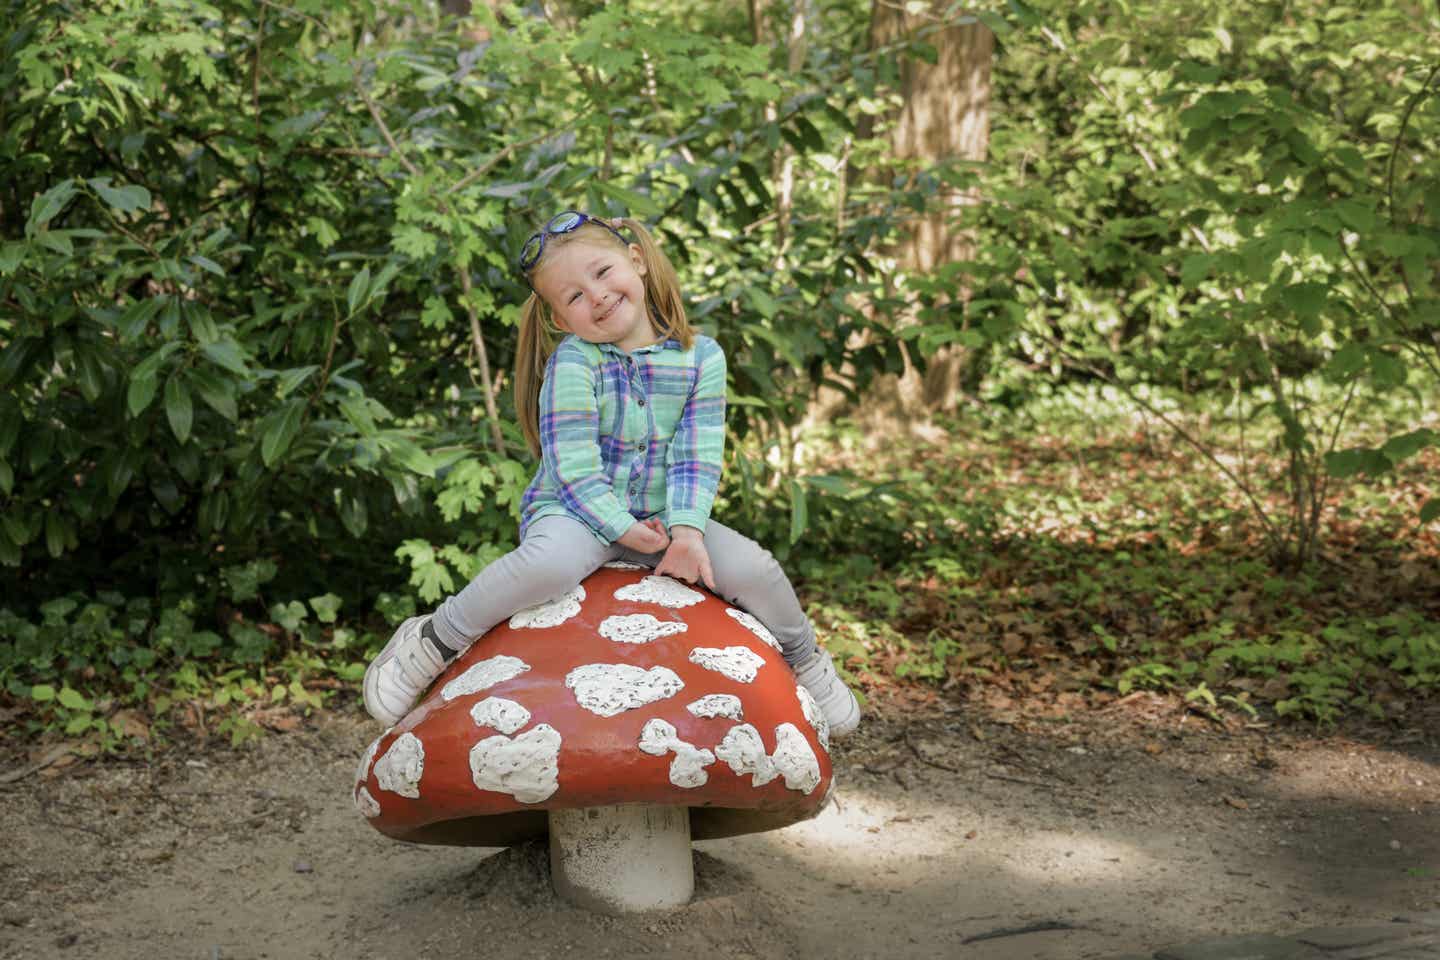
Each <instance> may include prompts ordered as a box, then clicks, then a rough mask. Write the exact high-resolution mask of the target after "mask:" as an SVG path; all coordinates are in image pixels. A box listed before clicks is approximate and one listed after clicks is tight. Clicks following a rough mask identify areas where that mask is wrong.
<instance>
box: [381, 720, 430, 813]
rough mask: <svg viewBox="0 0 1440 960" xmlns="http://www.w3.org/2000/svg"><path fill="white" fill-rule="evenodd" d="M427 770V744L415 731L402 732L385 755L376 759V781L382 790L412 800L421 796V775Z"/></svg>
mask: <svg viewBox="0 0 1440 960" xmlns="http://www.w3.org/2000/svg"><path fill="white" fill-rule="evenodd" d="M424 772H425V745H424V744H422V743H421V742H420V738H419V737H417V736H415V734H413V733H402V734H400V736H399V737H397V738H395V742H394V743H392V744H390V749H389V750H386V751H385V755H384V756H383V757H381V758H380V759H379V760H376V761H375V781H376V782H377V783H378V784H380V789H381V790H389V791H390V792H391V793H398V794H400V796H402V797H410V798H411V799H412V800H413V799H415V798H417V797H419V796H420V777H421V775H422V774H424Z"/></svg>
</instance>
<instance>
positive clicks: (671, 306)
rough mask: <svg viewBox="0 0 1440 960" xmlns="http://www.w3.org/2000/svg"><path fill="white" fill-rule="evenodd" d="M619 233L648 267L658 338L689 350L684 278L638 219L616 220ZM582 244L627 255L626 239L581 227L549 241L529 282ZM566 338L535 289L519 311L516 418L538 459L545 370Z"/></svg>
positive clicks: (648, 299)
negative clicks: (552, 259)
mask: <svg viewBox="0 0 1440 960" xmlns="http://www.w3.org/2000/svg"><path fill="white" fill-rule="evenodd" d="M609 222H610V223H612V224H614V223H618V224H619V226H620V229H622V230H628V231H629V232H630V234H631V235H632V236H634V237H635V245H636V246H637V247H639V248H640V262H641V263H643V264H644V265H645V277H644V281H645V305H646V306H647V307H648V308H649V311H650V326H651V329H653V330H654V331H655V336H656V337H657V338H658V339H662V340H663V339H671V338H673V339H675V340H679V341H680V345H681V346H683V347H684V348H685V349H686V350H689V349H690V348H691V347H692V346H694V344H695V331H694V329H693V328H691V326H690V320H689V318H688V317H686V315H685V302H684V301H683V300H682V299H681V298H680V278H679V277H678V276H676V274H675V266H674V264H672V263H671V262H670V258H669V257H667V256H665V251H663V250H661V249H660V247H659V245H658V244H656V243H655V238H654V237H652V236H651V235H650V231H649V230H646V229H645V225H644V224H643V223H641V222H640V221H639V220H633V219H631V218H629V217H625V218H623V219H620V220H618V221H616V220H611V221H609ZM576 242H583V243H588V244H592V245H594V246H609V247H613V248H615V249H617V250H626V251H628V250H629V247H628V246H626V244H625V243H624V241H623V240H621V239H620V238H619V237H617V236H615V234H613V233H611V232H610V231H609V230H606V229H605V227H603V226H602V225H600V224H598V223H582V224H581V225H580V226H579V227H577V228H576V229H574V230H571V231H570V232H569V233H554V234H550V235H549V236H547V237H546V238H545V250H544V252H543V253H542V254H541V256H540V259H539V260H537V261H536V262H535V263H534V264H533V265H532V266H531V267H530V269H529V270H528V271H526V274H525V276H526V279H529V278H530V277H532V276H534V275H535V272H536V271H537V270H539V269H540V268H541V267H542V266H544V264H545V261H546V259H547V258H548V257H549V255H550V253H551V252H552V251H554V250H557V249H559V248H560V247H563V246H565V245H566V244H570V243H576ZM561 336H563V334H562V332H561V331H560V329H559V328H558V327H557V326H556V325H555V318H554V316H553V315H552V314H551V312H550V305H549V304H548V303H546V302H545V301H544V300H543V299H541V297H540V295H539V294H537V293H536V292H535V290H534V288H533V287H532V288H531V290H530V296H529V297H527V298H526V299H525V303H524V305H523V306H522V307H521V308H520V340H519V343H518V344H517V345H516V347H515V415H516V417H517V418H518V419H519V421H520V430H521V432H522V433H524V434H525V442H526V443H527V444H528V445H529V447H530V452H531V453H533V454H535V455H536V456H539V455H540V385H541V383H542V382H543V381H544V379H545V365H546V363H547V362H549V360H550V354H551V353H553V352H554V351H555V345H556V344H557V343H558V342H559V340H560V337H561Z"/></svg>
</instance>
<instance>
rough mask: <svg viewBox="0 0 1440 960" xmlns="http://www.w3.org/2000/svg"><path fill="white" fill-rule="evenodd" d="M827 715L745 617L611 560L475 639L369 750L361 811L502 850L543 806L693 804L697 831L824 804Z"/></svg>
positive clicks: (795, 814) (768, 819)
mask: <svg viewBox="0 0 1440 960" xmlns="http://www.w3.org/2000/svg"><path fill="white" fill-rule="evenodd" d="M828 746H829V743H828V729H827V727H826V724H825V720H824V716H823V714H822V713H821V712H820V710H819V708H818V706H817V705H816V704H815V701H814V700H813V699H812V698H811V696H810V694H809V692H808V691H806V690H805V689H804V688H803V687H800V686H799V685H798V684H797V683H796V682H795V676H794V674H793V673H792V672H791V670H790V667H789V666H788V665H787V664H786V663H785V661H784V659H783V658H782V657H781V655H780V646H779V644H778V643H776V642H775V638H774V637H772V636H770V633H769V631H767V630H766V629H765V628H764V626H762V625H761V624H760V623H759V621H757V620H756V619H755V618H754V617H752V616H750V615H749V614H748V613H745V612H744V611H742V610H738V609H736V608H735V607H732V606H730V605H729V604H727V603H725V602H724V601H722V600H720V599H718V598H716V597H715V596H713V595H712V594H710V593H708V592H705V591H704V590H703V589H702V588H698V587H697V588H691V587H689V586H687V585H686V584H684V583H681V582H679V581H676V580H672V579H670V578H669V577H656V576H653V575H650V573H649V571H648V570H646V569H644V568H634V567H630V566H629V565H622V564H611V565H607V566H606V567H604V568H601V569H600V570H597V571H596V572H595V573H593V574H591V575H590V576H589V577H588V578H587V579H586V580H585V581H584V583H582V584H581V585H580V586H579V587H577V588H576V589H575V590H572V591H570V592H569V593H567V594H566V595H565V596H563V597H559V598H556V599H555V600H552V601H550V602H548V603H545V604H541V605H540V606H537V607H532V608H530V609H528V610H522V611H520V612H519V613H517V614H516V615H515V616H513V617H511V618H510V620H509V622H508V623H501V624H499V625H498V626H496V627H495V628H494V629H492V630H491V631H490V632H489V633H487V634H486V635H485V636H483V637H481V638H480V639H479V640H478V641H476V642H475V644H474V645H473V646H471V648H470V649H469V650H468V651H466V652H465V653H464V654H462V655H461V656H459V657H457V658H456V660H455V662H454V663H453V664H451V665H450V667H449V668H448V669H447V670H446V671H445V672H444V673H443V674H441V676H440V677H439V679H438V680H436V682H435V685H434V686H433V687H431V689H430V691H429V692H428V693H427V694H426V695H425V697H424V698H423V699H422V700H421V701H420V703H419V704H417V705H416V706H415V708H414V709H413V710H412V711H411V712H410V713H409V715H407V716H406V717H405V718H404V719H403V720H401V721H400V722H399V723H398V724H396V725H395V726H394V727H392V728H391V729H389V730H387V731H386V732H385V733H384V734H382V735H381V736H380V737H379V738H377V739H376V740H375V742H374V743H372V744H371V745H370V747H369V748H368V749H367V750H366V752H365V754H364V755H363V756H362V758H361V761H360V768H359V770H358V771H357V773H356V784H355V789H354V798H355V804H356V806H357V807H358V808H359V809H360V812H361V813H362V814H364V815H365V816H366V817H367V818H368V819H369V821H370V823H371V824H372V825H373V826H374V827H375V828H376V829H377V830H379V831H380V832H381V833H384V834H386V835H387V836H391V837H394V838H396V839H398V840H407V841H411V842H415V843H445V844H459V845H474V846H504V845H507V844H511V843H518V842H520V841H522V840H526V839H529V838H531V837H536V836H543V835H544V834H545V832H546V816H545V811H547V810H552V809H569V808H584V807H596V806H603V805H608V804H617V803H633V804H655V805H663V806H677V805H683V806H688V807H690V808H691V832H692V835H693V836H694V837H695V838H696V839H706V838H709V837H721V836H732V835H735V834H740V833H751V832H756V831H759V830H769V829H774V828H776V827H783V826H786V825H788V824H790V823H794V822H796V821H799V820H804V819H807V818H809V817H812V816H814V815H815V814H816V813H817V812H819V810H820V807H821V806H822V805H823V803H824V799H825V796H826V794H827V792H828V791H829V787H830V778H831V767H830V757H829V753H828V752H827V749H828Z"/></svg>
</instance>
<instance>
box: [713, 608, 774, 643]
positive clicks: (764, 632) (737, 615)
mask: <svg viewBox="0 0 1440 960" xmlns="http://www.w3.org/2000/svg"><path fill="white" fill-rule="evenodd" d="M725 613H726V615H727V616H729V617H730V618H731V619H732V620H736V621H738V622H739V624H740V626H742V627H744V628H745V629H746V630H749V631H750V632H751V633H753V634H755V636H757V637H759V638H760V639H761V640H763V641H765V643H766V644H767V645H769V646H772V647H774V648H775V650H776V652H779V653H783V652H784V651H783V650H781V649H780V641H779V640H776V639H775V634H773V633H771V632H770V631H769V629H767V628H766V626H765V624H763V623H761V622H760V621H759V620H756V619H755V618H754V617H753V616H751V615H750V614H748V613H746V612H745V611H744V610H739V609H737V608H735V607H726V608H725Z"/></svg>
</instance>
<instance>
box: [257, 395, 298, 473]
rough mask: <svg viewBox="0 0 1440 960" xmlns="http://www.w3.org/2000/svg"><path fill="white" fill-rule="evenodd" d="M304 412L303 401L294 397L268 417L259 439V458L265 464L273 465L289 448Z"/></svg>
mask: <svg viewBox="0 0 1440 960" xmlns="http://www.w3.org/2000/svg"><path fill="white" fill-rule="evenodd" d="M304 412H305V403H304V401H303V400H300V399H299V398H296V399H294V400H291V401H290V402H289V403H287V404H285V406H284V407H282V408H281V409H280V410H279V411H278V412H277V413H275V414H272V415H271V416H270V417H269V418H268V419H269V421H270V423H269V426H268V427H267V428H266V429H265V434H264V436H263V437H261V439H260V459H261V460H262V461H264V463H265V466H267V467H271V466H274V465H275V462H276V461H278V460H279V459H280V458H281V457H282V456H284V455H285V451H286V450H289V449H290V443H291V441H293V440H294V439H295V435H296V434H297V433H299V432H300V418H301V416H302V415H303V414H304Z"/></svg>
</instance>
